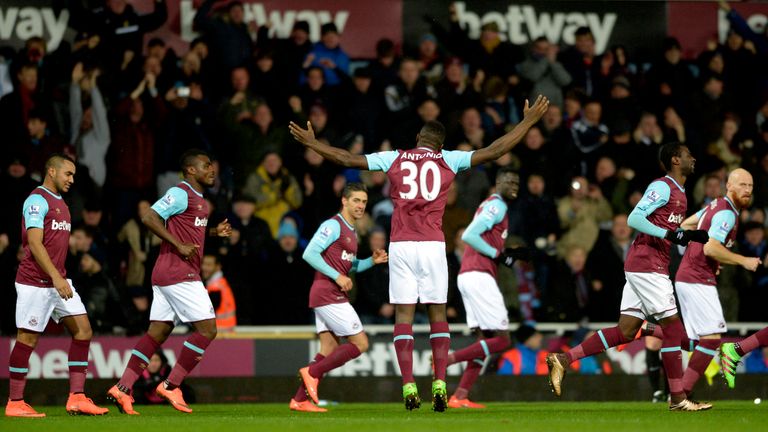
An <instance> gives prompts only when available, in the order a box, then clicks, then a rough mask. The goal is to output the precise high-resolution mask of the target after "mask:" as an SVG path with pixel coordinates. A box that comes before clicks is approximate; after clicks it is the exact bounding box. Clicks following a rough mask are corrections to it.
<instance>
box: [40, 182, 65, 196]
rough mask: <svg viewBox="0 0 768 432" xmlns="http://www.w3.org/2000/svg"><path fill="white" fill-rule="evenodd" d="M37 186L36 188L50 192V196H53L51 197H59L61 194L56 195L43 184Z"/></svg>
mask: <svg viewBox="0 0 768 432" xmlns="http://www.w3.org/2000/svg"><path fill="white" fill-rule="evenodd" d="M37 188H38V189H42V190H44V191H46V192H48V194H50V195H51V196H53V197H54V198H56V199H61V195H56V194H55V193H53V192H51V191H49V190H48V188H47V187H45V186H43V185H40V186H38V187H37Z"/></svg>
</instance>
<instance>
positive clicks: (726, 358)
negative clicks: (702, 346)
mask: <svg viewBox="0 0 768 432" xmlns="http://www.w3.org/2000/svg"><path fill="white" fill-rule="evenodd" d="M766 346H768V327H765V328H764V329H762V330H760V331H759V332H757V333H755V334H753V335H751V336H749V337H747V338H744V339H742V340H740V341H739V342H735V343H734V342H726V343H724V344H723V345H721V346H720V368H721V370H722V372H723V377H725V380H726V381H727V382H728V387H730V388H734V387H736V367H737V366H738V365H739V362H740V361H741V359H742V357H744V356H745V355H747V353H749V352H752V351H754V350H755V349H757V348H762V347H766Z"/></svg>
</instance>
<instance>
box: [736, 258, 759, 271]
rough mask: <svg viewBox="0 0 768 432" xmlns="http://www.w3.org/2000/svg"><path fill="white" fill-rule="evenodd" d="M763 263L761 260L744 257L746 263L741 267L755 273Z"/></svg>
mask: <svg viewBox="0 0 768 432" xmlns="http://www.w3.org/2000/svg"><path fill="white" fill-rule="evenodd" d="M762 263H763V262H762V261H760V258H754V257H744V261H743V262H742V263H741V266H742V267H744V268H745V269H747V270H749V271H755V270H757V267H758V266H759V265H760V264H762Z"/></svg>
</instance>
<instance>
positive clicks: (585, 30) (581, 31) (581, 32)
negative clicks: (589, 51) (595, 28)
mask: <svg viewBox="0 0 768 432" xmlns="http://www.w3.org/2000/svg"><path fill="white" fill-rule="evenodd" d="M573 35H574V36H590V37H592V38H593V39H594V37H595V36H594V35H593V34H592V30H590V29H589V27H586V26H582V27H579V28H577V29H576V31H575V32H574V33H573Z"/></svg>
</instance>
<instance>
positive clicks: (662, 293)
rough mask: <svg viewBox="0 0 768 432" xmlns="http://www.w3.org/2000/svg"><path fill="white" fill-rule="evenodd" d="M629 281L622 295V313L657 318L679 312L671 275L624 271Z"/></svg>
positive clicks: (643, 317) (641, 317)
mask: <svg viewBox="0 0 768 432" xmlns="http://www.w3.org/2000/svg"><path fill="white" fill-rule="evenodd" d="M624 276H625V277H626V279H627V283H626V284H625V285H624V292H623V293H622V295H621V314H622V315H629V316H633V317H636V318H640V319H645V318H646V317H653V318H655V319H657V320H660V319H664V318H667V317H671V316H672V315H675V314H677V304H676V303H675V292H674V289H673V288H672V281H671V280H670V279H669V276H667V275H665V274H660V273H633V272H624Z"/></svg>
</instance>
